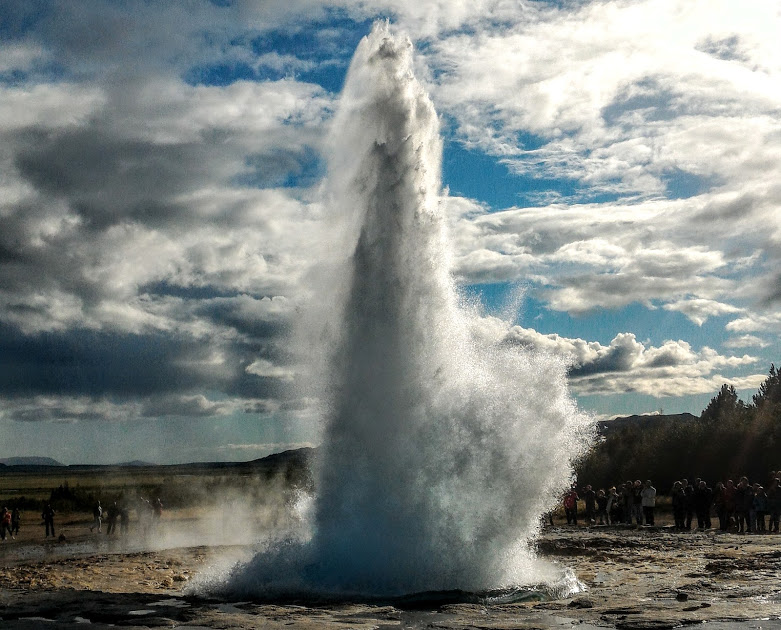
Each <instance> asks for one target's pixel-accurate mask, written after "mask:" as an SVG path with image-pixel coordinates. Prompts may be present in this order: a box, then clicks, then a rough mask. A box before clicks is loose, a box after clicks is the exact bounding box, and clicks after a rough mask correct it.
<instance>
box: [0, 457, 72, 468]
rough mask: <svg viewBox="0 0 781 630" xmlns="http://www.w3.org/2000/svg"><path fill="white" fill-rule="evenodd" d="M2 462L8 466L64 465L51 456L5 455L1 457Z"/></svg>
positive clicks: (0, 461) (0, 462)
mask: <svg viewBox="0 0 781 630" xmlns="http://www.w3.org/2000/svg"><path fill="white" fill-rule="evenodd" d="M0 464H5V465H6V466H64V465H65V464H63V463H62V462H58V461H57V460H56V459H52V458H51V457H4V458H2V459H0Z"/></svg>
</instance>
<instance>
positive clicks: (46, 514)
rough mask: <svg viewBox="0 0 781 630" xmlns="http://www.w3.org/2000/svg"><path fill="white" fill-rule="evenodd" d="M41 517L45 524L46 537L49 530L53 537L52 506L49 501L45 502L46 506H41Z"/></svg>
mask: <svg viewBox="0 0 781 630" xmlns="http://www.w3.org/2000/svg"><path fill="white" fill-rule="evenodd" d="M41 518H42V519H43V524H44V525H45V526H46V537H47V538H48V537H49V532H51V535H52V537H54V508H52V506H51V503H47V504H46V507H45V508H43V512H41Z"/></svg>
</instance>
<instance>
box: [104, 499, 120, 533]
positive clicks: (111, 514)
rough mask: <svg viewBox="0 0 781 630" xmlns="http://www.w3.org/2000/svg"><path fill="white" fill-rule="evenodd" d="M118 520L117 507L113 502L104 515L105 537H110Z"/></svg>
mask: <svg viewBox="0 0 781 630" xmlns="http://www.w3.org/2000/svg"><path fill="white" fill-rule="evenodd" d="M118 518H119V506H118V505H117V502H116V501H114V503H112V504H111V505H110V506H109V508H108V512H107V514H106V536H111V534H113V533H114V530H115V529H116V527H117V519H118Z"/></svg>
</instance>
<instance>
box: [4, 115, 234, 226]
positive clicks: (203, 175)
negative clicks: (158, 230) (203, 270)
mask: <svg viewBox="0 0 781 630" xmlns="http://www.w3.org/2000/svg"><path fill="white" fill-rule="evenodd" d="M20 144H21V145H22V148H21V149H20V150H19V152H18V154H17V156H16V159H15V161H14V165H15V166H16V169H17V171H18V172H19V174H20V175H21V176H22V178H24V179H25V180H26V181H27V182H28V183H30V184H31V185H32V186H34V187H35V188H36V189H37V190H38V191H40V192H41V193H42V194H44V195H48V196H51V197H55V198H61V199H65V200H67V201H68V202H69V207H70V208H71V210H72V211H74V212H75V213H76V214H77V215H78V216H79V217H81V218H82V219H83V221H84V225H85V226H87V227H91V228H93V229H105V228H107V227H109V226H111V225H114V224H116V223H119V222H121V221H127V220H131V221H138V222H141V223H144V224H145V225H150V226H162V225H168V224H172V223H182V222H188V221H192V220H196V219H197V217H196V216H193V213H192V212H191V211H189V208H188V207H186V206H184V205H182V204H180V203H175V202H172V201H170V200H171V199H172V198H175V197H176V196H177V195H180V194H183V193H185V192H188V191H191V190H192V189H193V188H194V187H195V183H196V182H197V183H198V185H199V186H207V185H209V183H214V182H215V180H219V179H220V173H219V171H216V172H215V163H219V161H220V159H221V158H222V159H223V160H224V162H226V163H227V162H230V158H229V156H228V155H227V154H226V153H224V152H221V151H220V148H219V146H216V147H215V146H214V145H208V146H207V145H203V144H196V143H189V144H163V143H154V142H144V141H140V140H124V139H121V138H118V137H116V136H114V135H111V134H109V133H107V132H105V131H101V130H99V129H95V128H94V127H91V128H83V129H76V130H72V131H66V132H50V131H40V130H35V131H27V132H26V133H25V137H24V138H22V139H20Z"/></svg>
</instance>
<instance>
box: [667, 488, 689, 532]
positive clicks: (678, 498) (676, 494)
mask: <svg viewBox="0 0 781 630" xmlns="http://www.w3.org/2000/svg"><path fill="white" fill-rule="evenodd" d="M670 495H671V496H672V503H673V519H675V527H676V529H686V493H685V491H684V489H683V483H682V482H680V481H676V482H675V483H674V484H673V489H672V490H671V491H670Z"/></svg>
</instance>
